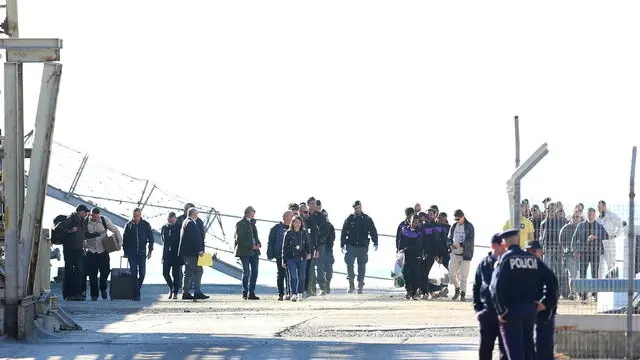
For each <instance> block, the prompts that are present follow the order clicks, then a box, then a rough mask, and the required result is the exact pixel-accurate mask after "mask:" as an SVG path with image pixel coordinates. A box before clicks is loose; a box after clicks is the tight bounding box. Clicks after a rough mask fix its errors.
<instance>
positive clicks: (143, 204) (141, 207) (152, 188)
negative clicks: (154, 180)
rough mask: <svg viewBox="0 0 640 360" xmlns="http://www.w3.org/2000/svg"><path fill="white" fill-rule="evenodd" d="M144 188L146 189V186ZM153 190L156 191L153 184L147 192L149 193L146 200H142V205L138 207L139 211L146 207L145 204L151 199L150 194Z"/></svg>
mask: <svg viewBox="0 0 640 360" xmlns="http://www.w3.org/2000/svg"><path fill="white" fill-rule="evenodd" d="M147 182H148V180H147ZM145 188H146V186H145ZM155 189H156V185H155V184H154V185H153V186H152V187H151V190H149V193H148V194H147V198H146V199H144V202H143V203H142V205H140V211H142V209H144V207H145V206H146V205H147V203H148V202H149V199H150V198H151V194H153V190H155Z"/></svg>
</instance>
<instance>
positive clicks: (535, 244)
mask: <svg viewBox="0 0 640 360" xmlns="http://www.w3.org/2000/svg"><path fill="white" fill-rule="evenodd" d="M525 249H527V250H528V249H533V250H542V244H540V241H538V240H531V241H529V242H527V246H526V247H525Z"/></svg>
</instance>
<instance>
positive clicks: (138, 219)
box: [122, 208, 153, 301]
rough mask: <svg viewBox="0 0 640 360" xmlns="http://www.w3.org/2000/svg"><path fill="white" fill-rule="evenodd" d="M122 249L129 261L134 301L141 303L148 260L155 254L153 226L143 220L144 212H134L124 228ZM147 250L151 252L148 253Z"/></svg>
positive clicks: (137, 209) (138, 210) (136, 210)
mask: <svg viewBox="0 0 640 360" xmlns="http://www.w3.org/2000/svg"><path fill="white" fill-rule="evenodd" d="M122 237H123V243H122V247H123V249H124V256H125V257H126V258H127V259H128V260H129V267H130V268H131V278H132V283H131V286H132V287H133V301H140V288H142V284H143V283H144V276H145V274H146V269H147V260H149V259H151V254H152V253H153V232H152V231H151V224H149V223H148V222H147V221H146V220H144V219H142V210H140V209H139V208H136V209H135V210H133V219H131V220H130V221H129V222H128V223H127V224H126V225H125V226H124V235H123V236H122ZM147 248H148V249H149V251H148V252H147Z"/></svg>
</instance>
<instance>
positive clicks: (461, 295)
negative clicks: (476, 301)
mask: <svg viewBox="0 0 640 360" xmlns="http://www.w3.org/2000/svg"><path fill="white" fill-rule="evenodd" d="M460 301H465V298H464V291H460Z"/></svg>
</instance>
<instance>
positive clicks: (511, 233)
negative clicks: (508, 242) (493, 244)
mask: <svg viewBox="0 0 640 360" xmlns="http://www.w3.org/2000/svg"><path fill="white" fill-rule="evenodd" d="M519 234H520V230H518V229H509V230H506V231H503V232H501V233H500V238H501V239H506V238H508V237H512V236H517V235H519Z"/></svg>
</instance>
